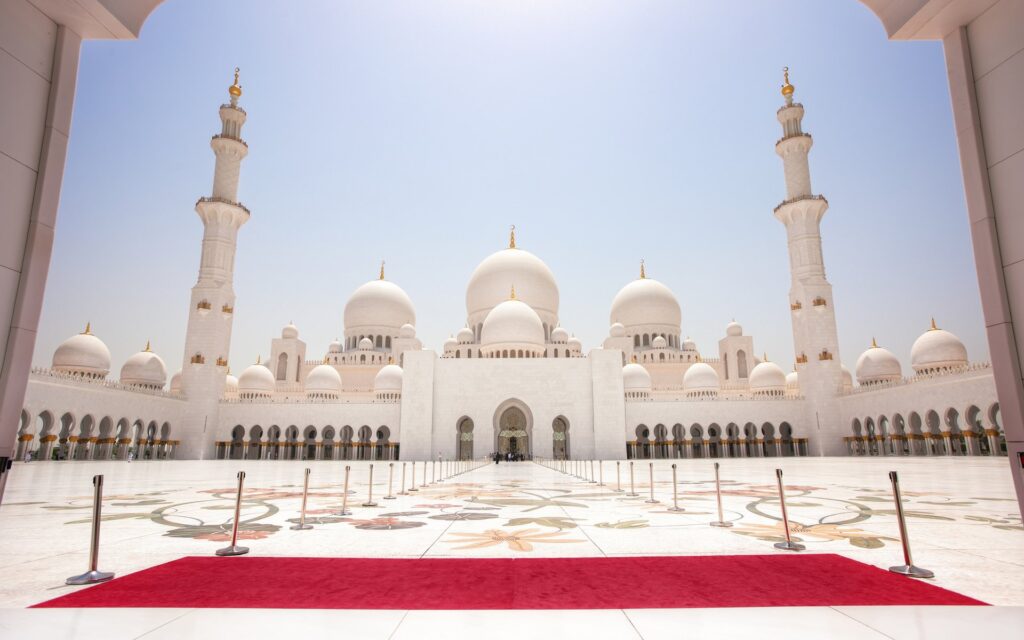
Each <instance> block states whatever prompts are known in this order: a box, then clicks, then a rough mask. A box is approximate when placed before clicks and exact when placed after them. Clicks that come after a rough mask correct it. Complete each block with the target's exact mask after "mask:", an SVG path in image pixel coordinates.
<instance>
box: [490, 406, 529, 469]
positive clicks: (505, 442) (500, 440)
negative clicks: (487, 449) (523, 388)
mask: <svg viewBox="0 0 1024 640" xmlns="http://www.w3.org/2000/svg"><path fill="white" fill-rule="evenodd" d="M493 421H494V450H495V451H497V452H498V453H501V454H505V453H511V454H513V455H517V454H518V455H523V456H525V457H527V458H532V457H533V413H532V412H531V411H530V408H529V407H528V406H526V403H524V402H523V401H521V400H518V399H515V398H510V399H508V400H506V401H504V402H502V403H501V404H500V405H498V408H497V409H496V410H495V412H494V418H493Z"/></svg>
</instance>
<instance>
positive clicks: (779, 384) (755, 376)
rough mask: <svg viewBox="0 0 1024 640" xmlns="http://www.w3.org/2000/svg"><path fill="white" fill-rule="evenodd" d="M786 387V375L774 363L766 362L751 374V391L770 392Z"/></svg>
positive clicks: (755, 368)
mask: <svg viewBox="0 0 1024 640" xmlns="http://www.w3.org/2000/svg"><path fill="white" fill-rule="evenodd" d="M785 386H786V373H785V372H784V371H783V370H782V369H781V368H780V367H779V365H777V364H775V363H774V362H769V361H768V360H765V361H764V362H761V363H760V364H758V365H757V366H756V367H754V369H753V370H752V371H751V372H750V390H751V391H768V390H774V389H782V388H785Z"/></svg>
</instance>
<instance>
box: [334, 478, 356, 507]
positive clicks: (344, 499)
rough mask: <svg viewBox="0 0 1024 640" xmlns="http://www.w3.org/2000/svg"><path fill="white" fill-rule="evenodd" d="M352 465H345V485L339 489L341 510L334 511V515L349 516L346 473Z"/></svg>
mask: <svg viewBox="0 0 1024 640" xmlns="http://www.w3.org/2000/svg"><path fill="white" fill-rule="evenodd" d="M351 471H352V467H350V466H348V465H345V486H344V487H343V488H342V490H341V511H335V512H334V515H336V516H350V515H352V512H351V511H349V510H348V474H349V473H351Z"/></svg>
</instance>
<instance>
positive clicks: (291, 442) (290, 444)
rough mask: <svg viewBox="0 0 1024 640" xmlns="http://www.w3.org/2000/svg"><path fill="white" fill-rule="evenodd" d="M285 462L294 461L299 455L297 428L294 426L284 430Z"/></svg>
mask: <svg viewBox="0 0 1024 640" xmlns="http://www.w3.org/2000/svg"><path fill="white" fill-rule="evenodd" d="M284 440H285V450H284V457H285V459H286V460H294V459H295V458H296V457H298V455H299V428H298V427H296V426H295V425H294V424H293V425H290V426H289V427H288V428H287V429H285V430H284Z"/></svg>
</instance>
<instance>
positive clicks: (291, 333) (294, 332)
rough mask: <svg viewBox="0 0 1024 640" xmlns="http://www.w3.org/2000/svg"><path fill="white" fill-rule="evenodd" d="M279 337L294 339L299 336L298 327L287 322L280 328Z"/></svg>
mask: <svg viewBox="0 0 1024 640" xmlns="http://www.w3.org/2000/svg"><path fill="white" fill-rule="evenodd" d="M281 337H282V338H284V339H285V340H295V339H296V338H298V337H299V328H298V327H296V326H295V325H294V324H292V323H291V322H289V323H288V324H286V325H285V326H284V328H283V329H281Z"/></svg>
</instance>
